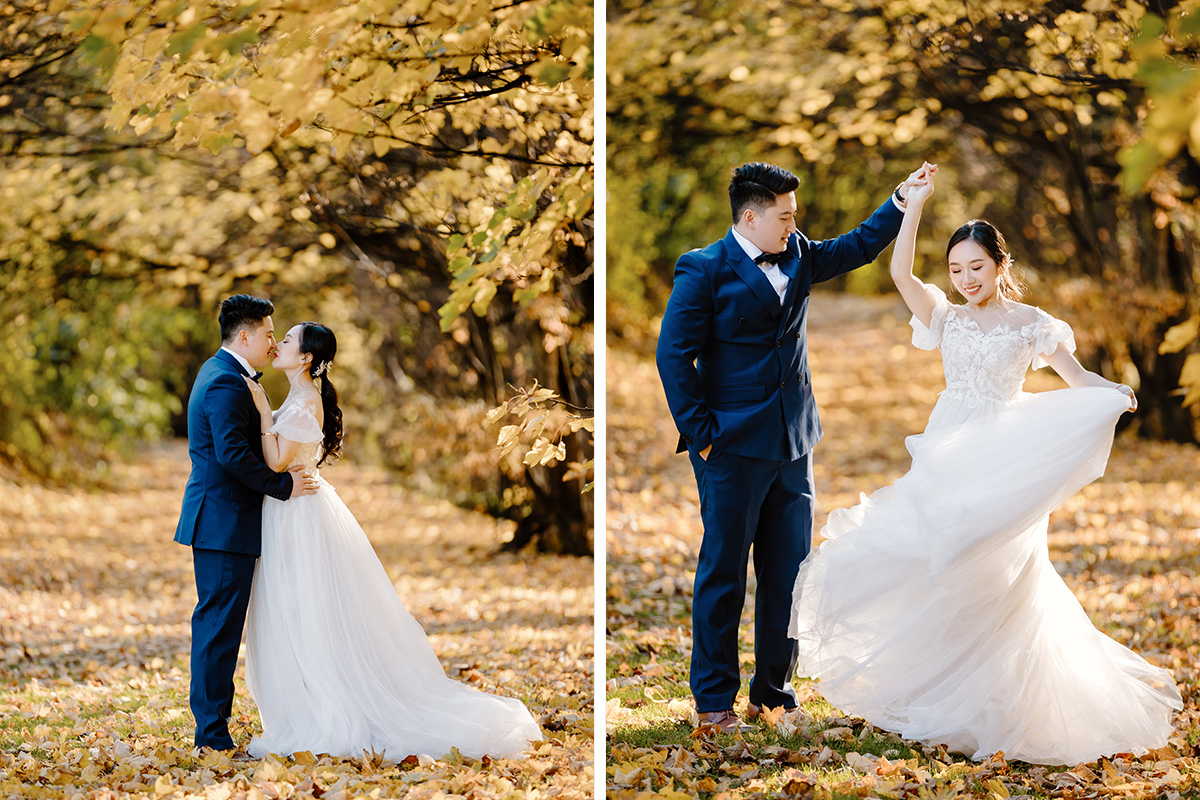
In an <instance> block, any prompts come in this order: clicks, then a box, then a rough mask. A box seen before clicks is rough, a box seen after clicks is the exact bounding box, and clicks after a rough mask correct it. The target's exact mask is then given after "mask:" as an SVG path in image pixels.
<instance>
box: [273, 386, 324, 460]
mask: <svg viewBox="0 0 1200 800" xmlns="http://www.w3.org/2000/svg"><path fill="white" fill-rule="evenodd" d="M319 402H320V401H319V400H317V399H316V398H308V397H293V396H291V395H289V396H288V399H287V400H284V401H283V405H281V406H280V407H279V408H278V410H276V411H275V413H274V414H272V417H273V418H274V419H275V424H274V425H272V426H271V431H270V432H271V433H277V434H279V435H280V436H282V437H283V438H285V439H290V440H291V441H293V442H300V449H299V450H297V451H296V455H294V456H292V459H291V461H289V462H288V463H287V466H286V467H285V468H291V467H294V466H296V465H297V464H302V465H303V466H304V467H305V470H304V471H305V472H310V473H315V472H316V466H317V462H318V461H319V460H320V459H321V442H323V441H324V440H325V436H324V434H323V433H322V432H321V423H320V422H319V421H318V417H317V411H318V403H319Z"/></svg>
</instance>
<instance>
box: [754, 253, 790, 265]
mask: <svg viewBox="0 0 1200 800" xmlns="http://www.w3.org/2000/svg"><path fill="white" fill-rule="evenodd" d="M785 255H787V253H786V251H780V252H778V253H763V254H762V255H760V256H759V257H758V258H756V259H754V263H755V264H758V265H759V266H762V265H763V264H778V263H779V262H780V261H782V260H783V257H784V256H785Z"/></svg>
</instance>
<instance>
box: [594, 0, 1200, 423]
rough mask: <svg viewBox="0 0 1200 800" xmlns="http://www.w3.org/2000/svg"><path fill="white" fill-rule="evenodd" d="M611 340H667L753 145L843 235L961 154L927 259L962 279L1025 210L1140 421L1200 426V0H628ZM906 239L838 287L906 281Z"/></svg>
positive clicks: (1038, 253) (617, 126)
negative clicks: (977, 220) (966, 244)
mask: <svg viewBox="0 0 1200 800" xmlns="http://www.w3.org/2000/svg"><path fill="white" fill-rule="evenodd" d="M607 12H608V30H607V42H608V64H609V68H608V74H607V78H608V100H607V103H608V106H607V119H608V127H607V134H608V139H607V165H608V166H607V169H608V184H607V186H608V190H607V191H608V198H607V203H608V216H607V220H608V222H607V225H608V231H607V236H608V275H607V285H608V295H607V317H608V325H609V330H608V333H609V337H610V342H612V343H615V344H617V345H618V346H627V347H632V348H635V349H639V350H641V351H643V352H645V351H649V350H651V349H652V348H653V345H654V340H655V338H656V335H657V331H656V326H657V320H658V316H659V315H660V314H661V312H662V309H663V308H664V307H665V303H666V298H667V296H668V295H669V293H670V287H671V273H672V269H673V266H674V262H675V259H676V258H678V256H679V254H681V253H683V252H685V251H687V250H689V249H691V248H694V247H701V246H704V245H705V244H707V243H709V242H711V241H713V240H715V239H716V238H718V237H719V236H721V235H723V233H724V231H725V229H726V228H727V227H728V226H729V224H730V219H729V207H728V200H727V192H726V189H727V186H728V180H729V175H730V173H731V171H732V169H733V168H734V167H736V166H738V165H739V164H741V163H744V162H746V161H750V160H765V161H771V162H774V163H778V164H780V165H782V166H784V167H786V168H788V169H790V170H792V171H793V172H794V173H796V174H797V175H798V176H799V177H800V180H801V185H800V188H799V190H798V191H797V192H796V195H797V202H798V205H799V211H800V213H799V218H800V226H801V228H802V229H803V230H804V231H806V232H807V233H808V234H809V235H810V236H813V237H815V238H827V237H831V236H835V235H837V234H839V233H841V232H843V231H845V230H848V229H850V228H851V227H853V226H854V225H856V224H857V223H858V222H860V221H861V220H862V219H864V218H865V217H866V216H867V214H868V213H869V212H870V211H871V210H872V209H874V208H875V207H877V206H878V205H879V204H880V203H881V202H883V201H884V200H885V199H886V197H887V195H888V193H889V192H890V191H891V189H892V188H893V187H894V186H895V185H896V184H897V183H899V182H900V181H901V180H903V178H904V176H905V175H907V173H908V172H910V171H911V170H912V169H915V168H916V167H918V166H919V165H920V163H921V161H922V160H923V159H926V160H929V161H931V162H935V163H937V164H939V166H940V167H941V172H940V174H939V182H938V188H937V193H936V194H935V196H934V199H933V202H932V204H931V206H930V207H929V208H928V209H927V211H926V214H925V219H924V220H923V230H922V235H921V237H920V240H919V257H918V263H917V271H918V274H919V275H921V276H922V277H923V278H924V279H926V280H930V281H933V282H935V283H939V284H941V285H942V286H947V285H948V279H947V276H946V274H945V272H946V267H945V242H946V241H947V240H948V238H949V235H950V233H952V232H953V230H954V229H955V228H956V227H957V226H959V225H960V224H962V223H963V222H965V221H966V220H968V219H970V218H972V217H983V218H986V219H989V220H991V221H992V222H994V223H995V224H996V225H997V226H999V228H1000V229H1001V230H1002V231H1003V232H1004V233H1005V235H1006V236H1007V238H1008V240H1009V244H1010V246H1011V249H1012V250H1013V252H1014V255H1015V257H1016V259H1017V263H1018V264H1019V265H1020V266H1021V267H1023V268H1024V270H1025V277H1026V281H1027V283H1028V284H1029V285H1030V287H1031V292H1030V294H1029V296H1028V298H1027V301H1028V302H1032V303H1034V304H1037V305H1040V306H1042V307H1044V308H1046V309H1047V310H1048V311H1050V312H1051V313H1053V314H1056V315H1059V316H1062V317H1063V318H1065V319H1066V320H1068V321H1069V322H1070V323H1071V325H1072V326H1073V327H1074V329H1075V331H1076V336H1077V339H1078V341H1079V344H1080V353H1079V355H1080V356H1081V359H1082V360H1083V361H1084V363H1085V364H1086V365H1087V366H1088V367H1090V368H1092V369H1098V370H1100V371H1101V372H1103V373H1104V374H1105V375H1107V376H1109V377H1110V378H1113V379H1119V380H1121V381H1124V382H1127V383H1130V384H1132V385H1133V386H1134V388H1135V389H1137V390H1138V393H1139V397H1140V399H1141V409H1140V411H1139V413H1138V414H1137V415H1136V419H1135V420H1134V421H1133V424H1134V425H1136V426H1137V428H1138V430H1139V432H1140V433H1141V434H1142V435H1145V436H1148V437H1154V438H1165V439H1173V440H1177V441H1196V440H1197V436H1198V434H1200V426H1198V424H1197V419H1198V418H1200V343H1198V342H1197V329H1198V327H1200V295H1198V293H1197V284H1198V282H1200V249H1198V244H1197V243H1198V239H1197V234H1198V233H1200V202H1198V197H1197V187H1200V162H1198V160H1197V159H1198V157H1200V69H1198V64H1200V2H1197V0H1187V1H1186V2H1170V1H1169V0H1168V2H1161V3H1160V2H1137V0H1086V2H1083V3H1079V2H1033V3H1028V2H1023V3H1016V2H1010V1H1009V0H985V1H984V2H972V3H959V2H950V1H949V0H887V2H878V1H875V2H869V1H865V0H834V1H833V2H821V3H816V2H808V1H807V0H801V1H800V2H783V0H766V1H765V2H762V3H757V4H752V5H751V4H745V3H737V2H733V0H691V1H690V2H673V3H649V2H637V1H636V0H611V1H610V2H609V3H608V6H607ZM887 257H888V256H887V254H885V256H884V257H883V258H882V259H881V260H880V262H878V263H876V264H874V265H870V266H868V267H865V268H863V269H860V270H857V271H856V272H854V273H851V274H850V275H848V276H846V277H845V278H843V279H841V280H840V281H838V282H837V283H836V284H835V288H837V289H841V290H847V291H852V292H861V293H875V292H883V291H889V290H890V286H891V284H890V280H889V278H888V273H887V264H886V258H887Z"/></svg>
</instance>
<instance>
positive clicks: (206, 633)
mask: <svg viewBox="0 0 1200 800" xmlns="http://www.w3.org/2000/svg"><path fill="white" fill-rule="evenodd" d="M257 560H258V558H257V557H256V556H251V555H245V554H243V553H229V552H226V551H223V550H203V549H200V548H198V547H193V548H192V563H193V565H194V567H195V570H196V594H197V600H196V610H195V611H194V612H193V613H192V685H191V705H192V714H193V715H194V716H195V717H196V746H197V747H211V748H213V749H214V750H228V749H230V748H232V747H233V738H232V737H231V736H230V735H229V725H228V723H227V722H226V720H227V719H228V718H229V717H230V716H232V714H233V673H234V671H235V670H236V669H237V658H238V648H239V647H240V646H241V643H242V630H243V628H245V625H246V609H247V608H248V607H249V605H250V587H251V586H252V585H253V583H254V564H255V562H256V561H257Z"/></svg>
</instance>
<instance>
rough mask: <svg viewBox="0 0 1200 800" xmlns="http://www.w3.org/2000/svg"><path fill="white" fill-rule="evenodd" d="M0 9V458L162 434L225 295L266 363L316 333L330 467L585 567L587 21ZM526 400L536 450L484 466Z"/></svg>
mask: <svg viewBox="0 0 1200 800" xmlns="http://www.w3.org/2000/svg"><path fill="white" fill-rule="evenodd" d="M0 12H2V13H0V277H2V278H3V280H2V281H0V293H2V296H0V352H3V353H4V354H5V356H4V362H5V363H4V366H3V368H2V369H0V460H3V461H5V462H7V463H8V464H9V466H10V467H11V468H13V469H16V470H20V471H23V472H25V473H26V474H28V475H29V476H30V477H36V478H38V479H45V478H47V477H48V478H50V479H54V480H59V481H76V480H95V479H103V478H104V477H105V474H106V470H107V460H108V459H109V458H110V457H111V456H112V455H114V454H117V453H119V452H120V451H122V450H123V451H125V452H126V453H128V452H129V451H130V450H131V448H133V447H134V446H135V445H137V444H139V443H142V442H145V441H153V440H155V439H158V438H160V437H164V436H184V435H186V407H187V398H188V392H189V390H190V386H191V383H192V381H193V380H194V378H195V375H196V373H197V371H198V370H199V368H200V365H201V364H202V363H203V362H204V360H205V359H207V358H208V357H209V356H211V355H212V353H213V352H214V351H215V350H216V348H217V347H218V346H219V335H218V332H217V325H216V316H217V311H218V305H219V303H220V300H221V299H222V298H224V297H226V296H228V295H230V294H233V293H236V292H249V293H253V294H258V295H261V296H265V297H268V298H270V299H271V300H272V301H273V302H274V303H275V306H276V311H275V315H274V320H275V324H276V330H277V333H278V334H279V335H280V337H281V336H282V332H283V331H286V330H287V328H288V327H290V326H291V325H293V324H296V323H298V322H300V321H303V320H306V319H317V320H320V321H322V322H324V323H325V324H328V325H329V326H330V327H331V328H333V330H334V331H335V332H336V333H337V336H338V342H339V352H338V357H337V364H336V366H335V367H334V369H333V373H332V376H333V380H334V382H335V384H336V385H337V387H338V389H339V391H340V392H341V396H342V403H343V406H344V408H345V411H346V419H347V430H348V443H347V444H348V447H347V451H348V452H349V453H350V454H352V457H353V458H363V459H370V460H378V461H381V462H383V463H385V464H387V465H388V466H390V467H393V468H394V469H396V470H397V471H398V472H400V473H401V474H402V475H403V476H405V478H406V480H408V481H409V482H411V483H413V484H415V485H417V486H418V487H420V488H422V489H425V490H427V491H430V492H435V493H438V494H442V495H445V496H448V497H450V498H452V499H453V500H455V501H456V502H458V503H460V504H462V505H464V506H467V507H472V508H478V509H481V510H486V511H489V512H491V513H493V514H496V515H499V516H505V517H510V518H512V519H514V520H516V521H517V523H518V526H517V534H516V537H515V538H514V540H513V541H512V542H510V543H509V545H508V546H509V547H511V548H514V549H515V548H519V547H521V546H524V545H525V544H528V543H530V542H533V543H535V545H536V547H537V548H539V549H541V550H547V551H553V552H562V553H574V554H590V553H591V549H592V548H591V536H592V532H591V517H592V512H591V506H592V502H593V501H592V496H591V494H589V493H587V492H585V491H584V489H585V487H586V486H587V484H588V482H589V481H590V480H591V458H592V456H591V453H592V437H591V434H590V432H589V430H588V428H589V427H590V422H588V423H587V424H586V425H585V424H583V423H582V422H581V420H585V419H588V418H590V417H591V414H592V408H593V406H594V397H593V367H592V356H593V318H594V313H593V312H594V308H593V306H594V301H593V282H594V277H593V276H594V268H593V264H592V253H593V224H592V205H593V202H592V188H591V187H592V178H593V168H592V151H593V124H594V119H593V110H592V84H593V79H594V77H593V72H594V63H593V56H592V52H591V27H592V9H591V7H590V6H588V5H586V4H582V3H579V2H575V0H524V1H523V2H516V3H494V4H488V3H475V4H466V5H463V6H461V7H460V6H458V5H452V4H444V3H440V2H432V3H431V2H427V1H425V0H419V1H418V2H392V0H389V2H368V1H367V0H360V2H351V3H333V2H328V3H322V2H315V3H305V4H291V3H283V2H270V1H269V0H266V1H264V2H257V3H253V4H249V5H241V6H238V5H234V4H228V3H223V2H207V1H206V0H191V1H190V2H176V1H175V0H171V2H156V0H120V1H118V2H109V1H106V2H98V1H96V2H93V1H91V0H50V2H47V1H46V0H14V2H9V3H4V2H0ZM480 234H482V235H480ZM531 240H535V244H534V245H531V243H530V242H531ZM481 247H482V248H485V249H483V250H481V249H480V248H481ZM484 265H486V267H485V266H484ZM464 294H467V295H468V296H467V298H466V302H462V298H463V296H464ZM264 384H265V385H266V386H267V389H268V393H269V394H270V395H271V397H272V399H273V400H274V402H275V403H276V404H278V403H279V402H281V401H282V399H283V397H284V395H285V394H286V390H287V382H286V378H284V377H283V376H282V374H279V373H273V372H272V371H271V370H267V376H266V377H265V378H264ZM535 386H540V387H544V388H547V389H550V390H552V394H551V398H550V400H549V402H545V403H542V404H541V405H542V406H544V407H545V409H544V410H543V411H544V413H543V416H544V415H545V414H549V413H551V412H553V413H556V414H557V415H558V416H557V417H555V419H556V424H555V425H552V426H550V427H549V429H548V430H547V426H546V425H544V424H541V422H544V420H541V421H539V420H538V419H537V413H538V411H537V410H536V409H535V410H533V411H531V417H530V418H528V419H525V418H522V419H520V420H518V425H519V432H520V433H522V434H529V435H530V436H532V432H534V431H537V432H539V433H541V434H543V435H544V436H546V437H551V436H553V437H555V438H554V441H553V444H554V447H547V446H545V445H538V444H536V443H535V442H534V441H533V440H532V439H530V440H529V441H527V442H525V443H524V446H523V447H518V448H516V450H515V451H514V450H513V448H512V447H509V448H508V451H507V453H506V454H504V455H502V452H501V449H500V448H499V447H498V446H497V437H498V435H499V430H500V424H499V423H495V424H493V421H492V419H489V414H488V412H489V410H491V409H493V408H498V407H500V408H508V402H509V400H510V399H511V398H514V397H519V396H520V395H521V390H522V389H524V388H526V387H528V388H530V389H532V388H533V387H535ZM522 408H524V407H522ZM502 413H503V412H497V414H496V415H493V419H494V417H496V416H499V415H501V414H502ZM560 418H561V419H560ZM507 421H508V422H512V420H507ZM510 438H512V437H511V435H510ZM509 444H511V442H510V443H509ZM539 448H540V449H539ZM531 449H534V450H536V451H537V454H538V457H536V458H532V459H531V458H523V455H525V454H527V453H528V452H529V451H530V450H531ZM551 451H553V452H551Z"/></svg>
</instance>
